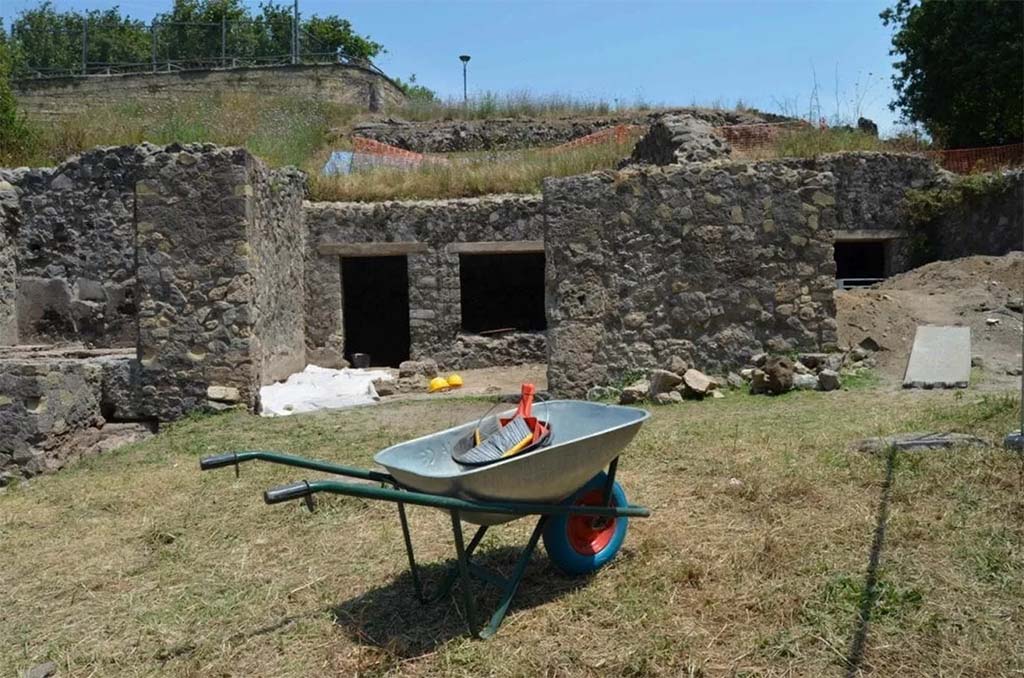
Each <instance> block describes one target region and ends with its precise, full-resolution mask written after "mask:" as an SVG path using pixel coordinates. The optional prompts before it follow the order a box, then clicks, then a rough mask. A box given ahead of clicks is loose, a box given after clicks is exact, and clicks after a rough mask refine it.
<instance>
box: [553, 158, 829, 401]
mask: <svg viewBox="0 0 1024 678" xmlns="http://www.w3.org/2000/svg"><path fill="white" fill-rule="evenodd" d="M835 204H836V196H835V179H834V177H833V176H832V175H831V174H830V173H827V172H821V171H818V170H817V169H815V168H813V167H810V166H808V167H793V166H787V164H786V163H772V162H763V163H752V164H744V163H731V164H691V165H675V166H667V167H639V168H629V169H626V170H623V171H619V172H611V171H608V172H596V173H592V174H589V175H585V176H578V177H568V178H563V179H548V180H547V181H545V183H544V210H545V215H546V229H545V235H544V240H545V251H546V254H547V305H548V306H547V316H548V323H549V325H548V341H549V362H548V380H549V386H550V388H551V389H552V391H553V392H554V393H555V394H557V395H558V396H582V395H584V394H585V393H586V390H587V389H588V388H589V387H591V386H595V385H603V384H609V383H615V382H618V381H621V380H622V379H623V378H625V377H627V376H628V375H630V374H631V373H633V372H635V371H644V372H646V371H648V370H650V369H651V368H655V367H659V366H662V365H666V364H669V363H670V362H671V359H672V358H673V357H678V358H680V359H682V360H683V361H685V362H687V363H689V364H691V365H695V366H697V367H698V368H700V369H703V370H707V371H711V372H715V371H719V370H726V369H728V368H731V367H736V366H740V365H743V364H745V363H746V362H747V361H748V360H749V359H750V357H751V356H752V355H753V354H755V353H758V352H760V351H773V352H788V351H793V350H798V349H800V350H804V349H806V350H826V349H828V348H831V347H832V346H834V345H835V342H836V324H835V320H834V315H835V307H834V302H833V299H832V295H833V291H834V288H835V282H834V277H835V263H834V261H833V258H832V229H833V228H834V227H835V224H836V211H835Z"/></svg>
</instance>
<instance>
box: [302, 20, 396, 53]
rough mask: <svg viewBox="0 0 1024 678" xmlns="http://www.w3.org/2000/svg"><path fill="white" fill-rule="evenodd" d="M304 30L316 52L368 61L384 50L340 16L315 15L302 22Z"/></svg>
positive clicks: (304, 34)
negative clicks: (354, 29) (358, 32)
mask: <svg viewBox="0 0 1024 678" xmlns="http://www.w3.org/2000/svg"><path fill="white" fill-rule="evenodd" d="M302 30H303V37H305V38H307V39H308V40H310V41H311V42H312V43H313V44H312V45H310V48H312V51H315V52H319V53H337V54H338V55H339V56H342V57H345V58H347V59H351V60H353V61H366V60H368V59H371V58H373V57H375V56H377V55H378V54H380V53H381V52H382V51H384V46H383V45H381V44H380V43H378V42H374V41H373V40H371V39H370V38H369V36H365V37H364V36H362V35H359V34H357V33H356V32H355V31H353V30H352V24H351V23H350V22H349V21H348V19H342V18H341V17H339V16H334V15H331V16H325V17H316V16H314V17H312V18H311V19H309V20H308V21H304V22H303V23H302ZM304 51H310V50H309V49H304Z"/></svg>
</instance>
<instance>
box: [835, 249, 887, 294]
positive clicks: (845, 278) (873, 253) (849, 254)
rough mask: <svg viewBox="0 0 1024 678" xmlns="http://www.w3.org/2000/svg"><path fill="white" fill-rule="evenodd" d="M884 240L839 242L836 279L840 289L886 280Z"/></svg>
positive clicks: (836, 253) (836, 257)
mask: <svg viewBox="0 0 1024 678" xmlns="http://www.w3.org/2000/svg"><path fill="white" fill-rule="evenodd" d="M885 249H886V242H885V241H884V240H856V241H846V242H843V241H837V242H836V244H835V259H836V279H837V280H838V281H839V286H840V287H857V286H860V285H870V284H872V283H875V282H878V281H879V280H882V279H883V278H885Z"/></svg>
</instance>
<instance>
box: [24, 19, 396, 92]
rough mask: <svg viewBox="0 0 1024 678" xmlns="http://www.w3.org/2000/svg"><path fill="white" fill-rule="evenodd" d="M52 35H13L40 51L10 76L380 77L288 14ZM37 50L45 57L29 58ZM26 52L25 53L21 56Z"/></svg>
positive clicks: (83, 28)
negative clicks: (305, 68) (298, 69)
mask: <svg viewBox="0 0 1024 678" xmlns="http://www.w3.org/2000/svg"><path fill="white" fill-rule="evenodd" d="M78 23H79V25H78V26H67V27H63V28H61V29H59V30H48V31H46V35H45V36H39V35H36V33H38V31H32V30H29V31H24V30H22V31H18V30H15V31H14V33H13V35H12V36H11V37H12V42H13V43H14V45H15V46H16V47H17V45H19V43H22V42H27V41H33V40H45V41H46V49H44V50H40V49H24V50H22V55H21V56H20V58H19V53H18V51H17V50H16V51H15V59H14V64H13V66H14V69H13V74H12V75H13V76H14V77H15V78H18V79H25V78H29V79H30V78H57V77H69V76H88V75H115V74H122V73H147V72H153V73H156V72H174V71H189V70H208V69H221V68H243V67H252V66H275V65H287V64H333V63H342V64H352V65H357V66H362V67H364V68H369V69H371V70H373V71H376V72H377V73H381V74H382V75H383V72H382V71H381V70H380V69H379V68H377V67H376V66H375V65H374V64H373V62H372V61H370V60H369V59H366V58H362V57H354V56H351V55H349V54H346V53H345V51H344V50H343V49H342V48H337V49H331V48H330V47H329V46H326V45H324V44H323V43H322V42H321V41H319V40H318V39H317V38H316V37H315V36H313V35H311V34H310V33H309V32H308V31H307V30H305V29H304V28H300V29H299V30H298V31H295V30H294V22H293V19H292V18H291V17H283V18H281V19H279V20H267V19H264V18H258V19H246V20H240V21H226V20H225V21H220V22H216V23H213V22H182V21H165V22H153V23H151V24H142V23H131V22H122V23H117V24H103V23H97V22H91V21H88V20H86V21H82V22H78ZM40 52H44V53H45V55H46V56H45V58H40V57H37V56H36V55H37V54H38V53H40ZM26 54H27V55H26Z"/></svg>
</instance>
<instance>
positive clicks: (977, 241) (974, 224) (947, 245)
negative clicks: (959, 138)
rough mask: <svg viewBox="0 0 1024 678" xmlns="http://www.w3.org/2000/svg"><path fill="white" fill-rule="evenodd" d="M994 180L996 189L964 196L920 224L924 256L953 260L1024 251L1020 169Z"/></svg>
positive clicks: (1023, 194) (1022, 175) (1023, 196)
mask: <svg viewBox="0 0 1024 678" xmlns="http://www.w3.org/2000/svg"><path fill="white" fill-rule="evenodd" d="M998 183H999V185H1000V187H999V188H993V189H990V190H987V191H983V192H981V193H979V194H977V195H967V196H965V198H964V199H963V201H962V202H959V203H956V204H955V205H953V206H951V207H950V208H949V209H948V210H946V211H945V212H944V213H943V214H941V215H940V216H939V217H938V218H936V219H935V220H934V221H933V222H932V223H930V224H927V225H926V226H924V228H923V231H924V232H925V234H926V237H927V239H928V241H929V242H928V251H927V252H926V255H931V257H934V258H936V259H956V258H959V257H967V256H971V255H974V254H986V255H990V256H1001V255H1003V254H1006V253H1008V252H1012V251H1014V250H1018V251H1019V250H1024V171H1021V170H1017V171H1014V172H1009V173H1007V174H1005V175H1003V178H1002V179H1001V180H999V181H998ZM931 257H929V258H931Z"/></svg>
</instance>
